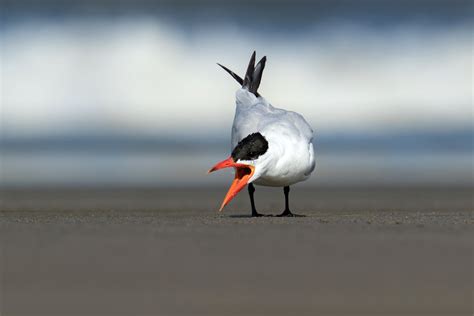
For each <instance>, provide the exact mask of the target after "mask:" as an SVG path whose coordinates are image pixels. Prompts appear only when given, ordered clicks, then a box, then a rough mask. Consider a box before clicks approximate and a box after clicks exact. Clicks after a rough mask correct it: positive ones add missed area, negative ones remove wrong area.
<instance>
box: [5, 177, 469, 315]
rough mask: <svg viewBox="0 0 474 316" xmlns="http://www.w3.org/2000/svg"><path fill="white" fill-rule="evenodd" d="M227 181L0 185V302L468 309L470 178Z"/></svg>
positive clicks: (136, 307) (214, 308)
mask: <svg viewBox="0 0 474 316" xmlns="http://www.w3.org/2000/svg"><path fill="white" fill-rule="evenodd" d="M225 190H226V188H216V189H167V190H165V189H136V190H129V189H117V190H98V189H94V190H93V189H89V190H87V189H83V190H77V189H70V190H66V189H61V190H54V189H50V190H3V191H2V192H1V211H0V315H1V316H5V315H472V314H473V289H474V280H473V275H474V271H473V245H474V242H473V240H474V229H473V228H474V222H473V215H472V211H473V199H472V193H471V190H470V189H469V188H451V189H439V188H438V189H433V188H431V189H430V188H411V189H408V188H400V189H397V188H385V189H384V188H377V189H370V188H366V189H354V190H353V189H337V188H333V189H331V188H324V189H323V188H305V187H298V186H295V187H294V188H293V190H292V192H291V205H292V209H293V211H294V212H296V213H301V214H305V215H307V216H306V217H302V218H275V217H265V218H249V217H248V214H249V213H250V210H249V205H248V201H247V196H246V193H245V192H244V194H241V195H240V196H238V197H237V199H236V200H235V201H233V202H232V203H231V204H230V205H229V207H228V208H227V209H225V210H224V212H223V213H217V211H216V210H217V208H218V206H219V203H220V202H221V200H222V198H223V196H224V194H225ZM256 199H257V200H256V202H257V207H259V206H260V207H259V211H260V212H262V213H273V214H277V213H280V212H281V211H282V209H283V192H282V190H280V189H260V188H259V187H257V192H256Z"/></svg>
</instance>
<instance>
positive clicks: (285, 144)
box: [209, 52, 315, 216]
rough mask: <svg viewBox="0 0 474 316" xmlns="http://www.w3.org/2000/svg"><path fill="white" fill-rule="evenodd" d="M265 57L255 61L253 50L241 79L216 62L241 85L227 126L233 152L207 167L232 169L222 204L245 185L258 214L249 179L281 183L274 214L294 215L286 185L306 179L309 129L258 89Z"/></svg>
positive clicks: (312, 162)
mask: <svg viewBox="0 0 474 316" xmlns="http://www.w3.org/2000/svg"><path fill="white" fill-rule="evenodd" d="M266 60H267V59H266V57H263V58H262V59H261V60H260V61H259V62H258V63H257V65H256V66H255V52H253V54H252V57H251V58H250V62H249V65H248V67H247V72H246V74H245V78H244V79H242V78H241V77H239V76H238V75H236V74H235V73H234V72H233V71H231V70H229V69H228V68H226V67H225V66H222V65H221V64H218V65H219V66H221V67H222V68H223V69H224V70H225V71H226V72H228V73H229V74H230V75H231V76H232V77H233V78H234V79H235V80H236V81H237V82H238V83H239V84H240V85H242V87H241V88H240V89H238V90H237V92H236V108H235V117H234V123H233V125H232V139H231V145H232V153H231V155H230V157H229V158H227V159H225V160H223V161H221V162H219V163H217V164H216V165H215V166H214V167H212V168H211V169H210V170H209V172H213V171H216V170H219V169H222V168H230V167H233V168H235V177H234V180H233V182H232V185H231V187H230V188H229V191H228V192H227V194H226V196H225V198H224V201H223V202H222V205H221V207H220V209H219V211H222V209H223V208H224V207H225V206H226V205H227V204H228V203H229V202H230V201H231V200H232V199H233V198H234V197H235V196H236V195H237V193H239V192H240V191H241V190H242V189H243V188H244V187H245V186H246V185H247V184H248V191H249V195H250V204H251V206H252V216H263V215H262V214H260V213H258V212H257V210H256V208H255V202H254V197H253V195H254V192H255V188H254V186H253V184H256V185H262V186H272V187H283V188H284V190H283V191H284V193H285V210H284V211H283V213H281V214H280V215H278V216H297V215H296V214H293V213H292V212H291V211H290V208H289V201H288V199H289V198H288V194H289V192H290V185H292V184H295V183H297V182H301V181H305V180H306V179H308V178H309V176H310V175H311V173H312V172H313V170H314V167H315V158H314V150H313V143H312V139H313V130H312V129H311V127H310V126H309V124H308V123H307V122H306V120H305V119H304V118H303V116H301V115H300V114H298V113H296V112H292V111H286V110H283V109H278V108H275V107H273V106H272V105H271V104H270V103H269V102H268V101H267V100H265V98H264V97H262V96H261V95H260V94H259V93H258V92H257V90H258V87H259V85H260V81H261V79H262V74H263V69H264V68H265V63H266Z"/></svg>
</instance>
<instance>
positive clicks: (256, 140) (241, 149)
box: [231, 133, 268, 161]
mask: <svg viewBox="0 0 474 316" xmlns="http://www.w3.org/2000/svg"><path fill="white" fill-rule="evenodd" d="M267 150H268V142H267V140H266V139H265V137H263V135H262V134H260V133H253V134H250V135H248V136H247V137H245V138H244V139H242V140H241V141H240V142H239V143H238V144H237V146H235V148H234V150H233V151H232V154H231V156H232V159H234V161H237V160H254V159H257V158H258V157H259V156H261V155H263V154H264V153H266V152H267Z"/></svg>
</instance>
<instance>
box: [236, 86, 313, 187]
mask: <svg viewBox="0 0 474 316" xmlns="http://www.w3.org/2000/svg"><path fill="white" fill-rule="evenodd" d="M255 132H259V133H261V134H262V135H263V136H264V137H265V138H266V139H267V141H268V151H267V153H265V155H264V157H262V158H263V159H267V160H268V164H267V168H266V170H265V172H264V174H262V175H261V176H260V177H259V178H258V179H257V180H256V181H255V182H254V183H255V184H259V185H266V186H285V185H291V184H294V183H296V182H300V181H304V180H306V179H307V178H308V177H309V175H310V174H311V172H312V171H313V170H314V167H315V158H314V150H313V144H312V140H313V130H312V129H311V127H310V126H309V124H308V123H307V122H306V121H305V119H304V118H303V116H301V115H300V114H298V113H296V112H292V111H286V110H283V109H278V108H275V107H273V106H272V105H271V104H270V103H268V102H267V101H266V100H265V99H264V98H263V97H259V98H257V97H256V96H254V95H253V94H252V93H249V92H248V91H247V90H245V89H239V90H238V91H237V93H236V111H235V117H234V124H233V126H232V148H234V147H235V146H236V145H237V143H238V142H239V141H240V140H242V139H243V138H245V137H246V136H247V135H249V134H251V133H255Z"/></svg>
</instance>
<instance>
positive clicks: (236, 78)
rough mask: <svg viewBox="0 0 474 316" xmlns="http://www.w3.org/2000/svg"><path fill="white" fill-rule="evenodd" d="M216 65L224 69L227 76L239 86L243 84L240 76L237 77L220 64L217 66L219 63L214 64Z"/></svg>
mask: <svg viewBox="0 0 474 316" xmlns="http://www.w3.org/2000/svg"><path fill="white" fill-rule="evenodd" d="M216 64H217V65H219V66H220V67H221V68H222V69H224V70H225V71H226V72H227V73H228V74H229V75H231V76H232V78H234V79H235V81H237V82H238V83H239V84H240V85H242V84H243V82H244V81H243V80H242V78H240V76H239V75H237V74H236V73H235V72H233V71H232V70H230V69H229V68H227V67H226V66H224V65H221V64H219V63H216Z"/></svg>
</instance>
